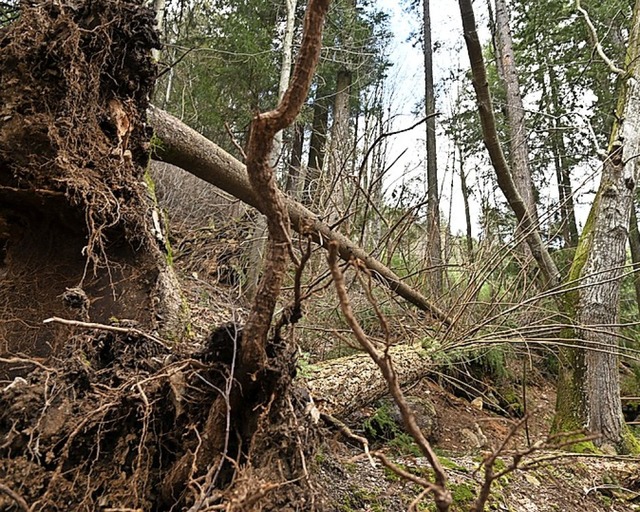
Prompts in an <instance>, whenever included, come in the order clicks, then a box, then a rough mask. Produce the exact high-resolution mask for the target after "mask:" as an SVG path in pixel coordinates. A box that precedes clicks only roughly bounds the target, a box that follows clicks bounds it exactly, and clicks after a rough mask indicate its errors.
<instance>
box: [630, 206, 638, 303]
mask: <svg viewBox="0 0 640 512" xmlns="http://www.w3.org/2000/svg"><path fill="white" fill-rule="evenodd" d="M629 247H630V248H631V264H632V268H633V272H634V274H633V285H634V288H635V291H636V306H637V307H638V313H640V230H639V229H638V215H637V214H636V205H635V202H634V204H632V205H631V222H630V227H629Z"/></svg>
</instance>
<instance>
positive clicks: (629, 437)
mask: <svg viewBox="0 0 640 512" xmlns="http://www.w3.org/2000/svg"><path fill="white" fill-rule="evenodd" d="M621 437H622V441H621V443H620V444H621V446H620V451H621V452H622V453H626V454H630V455H640V439H638V438H637V437H636V436H635V434H634V433H633V431H632V430H631V429H630V428H629V427H626V426H625V427H624V430H623V432H622V436H621Z"/></svg>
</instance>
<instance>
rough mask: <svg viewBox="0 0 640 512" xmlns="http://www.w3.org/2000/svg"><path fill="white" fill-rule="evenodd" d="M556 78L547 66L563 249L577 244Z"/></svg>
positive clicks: (574, 213)
mask: <svg viewBox="0 0 640 512" xmlns="http://www.w3.org/2000/svg"><path fill="white" fill-rule="evenodd" d="M557 80H558V78H557V76H556V73H555V70H554V69H553V65H549V83H550V88H551V104H552V108H553V133H552V134H551V146H552V151H553V163H554V166H555V168H556V179H557V183H558V197H559V200H560V217H561V223H562V235H563V238H564V244H565V247H575V246H576V245H577V244H578V225H577V223H576V212H575V207H574V204H573V190H572V187H571V175H570V172H569V166H568V165H567V164H566V161H565V158H564V155H566V149H565V145H564V136H563V134H562V129H561V127H560V123H559V119H560V115H561V113H562V109H561V108H560V100H559V98H558V84H557Z"/></svg>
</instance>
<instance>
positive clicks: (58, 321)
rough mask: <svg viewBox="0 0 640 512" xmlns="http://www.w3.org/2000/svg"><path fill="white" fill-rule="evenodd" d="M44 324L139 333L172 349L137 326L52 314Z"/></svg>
mask: <svg viewBox="0 0 640 512" xmlns="http://www.w3.org/2000/svg"><path fill="white" fill-rule="evenodd" d="M42 323H43V324H50V323H56V324H63V325H72V326H74V327H82V328H83V329H96V330H99V331H110V332H118V333H121V334H137V335H138V336H142V337H143V338H147V339H148V340H151V341H153V342H154V343H157V344H158V345H161V346H162V347H164V348H166V349H167V350H171V347H169V345H167V344H166V343H165V342H164V341H162V340H161V339H159V338H157V337H155V336H153V335H152V334H149V333H146V332H144V331H141V330H140V329H136V328H135V327H116V326H115V325H104V324H96V323H94V322H80V321H78V320H68V319H66V318H59V317H57V316H52V317H51V318H47V319H46V320H43V321H42Z"/></svg>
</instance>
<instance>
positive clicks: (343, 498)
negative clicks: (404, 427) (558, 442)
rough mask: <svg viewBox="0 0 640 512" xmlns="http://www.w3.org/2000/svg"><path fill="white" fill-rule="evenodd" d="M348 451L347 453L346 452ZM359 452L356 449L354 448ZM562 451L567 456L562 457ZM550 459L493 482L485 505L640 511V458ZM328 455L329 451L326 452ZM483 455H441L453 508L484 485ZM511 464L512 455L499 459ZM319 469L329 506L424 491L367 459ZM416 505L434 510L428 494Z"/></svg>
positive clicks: (376, 504) (391, 504)
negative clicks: (327, 492)
mask: <svg viewBox="0 0 640 512" xmlns="http://www.w3.org/2000/svg"><path fill="white" fill-rule="evenodd" d="M346 455H347V454H343V456H346ZM351 455H352V456H356V453H355V452H352V453H351ZM563 455H564V456H563ZM536 457H537V458H540V459H545V458H546V459H548V460H547V462H543V463H541V466H540V467H538V468H536V469H531V470H528V471H516V472H514V473H512V474H510V475H508V476H505V477H503V478H501V479H500V480H499V481H498V482H496V483H495V484H494V486H493V493H492V496H491V498H490V500H489V503H488V505H487V510H503V511H513V512H520V511H526V512H574V511H575V512H578V511H580V512H601V511H615V512H626V511H634V510H640V461H638V460H637V459H636V460H635V461H632V460H627V459H620V458H618V459H616V458H594V457H586V456H567V454H561V453H538V454H536ZM325 458H326V456H325ZM480 460H481V455H480V454H478V455H464V456H456V455H450V456H442V461H443V463H444V464H445V466H446V467H447V469H448V474H449V479H450V484H449V487H450V489H451V493H452V496H453V501H454V503H453V506H452V510H453V511H463V510H468V509H469V506H470V505H471V504H472V502H473V500H474V499H475V496H476V494H477V491H478V489H479V488H480V484H481V482H482V476H483V475H482V471H481V470H480V471H478V468H479V466H480ZM501 460H502V461H503V462H502V464H509V463H510V460H509V458H504V459H501ZM396 462H397V463H398V464H399V465H401V466H402V467H403V468H404V469H407V470H409V471H411V472H415V473H417V474H428V473H429V470H428V465H427V462H426V460H425V459H423V458H408V457H404V458H399V459H397V460H396ZM320 465H321V469H320V474H321V477H322V480H323V482H324V483H325V485H326V488H327V489H330V490H331V497H330V500H329V503H328V507H329V508H328V509H327V510H336V511H341V512H355V511H380V512H382V511H387V512H396V511H397V512H400V511H406V510H407V509H408V507H409V505H410V504H411V502H412V501H413V500H414V499H415V498H416V496H417V495H418V494H419V492H420V490H421V489H419V488H417V487H416V486H414V485H412V484H407V483H405V482H402V481H400V480H399V478H398V477H397V476H395V475H394V474H393V473H391V472H390V471H389V470H387V469H384V468H382V467H380V465H379V464H378V465H377V467H375V468H372V467H371V465H370V463H369V462H368V460H367V459H366V458H363V457H361V456H360V457H359V458H358V460H356V461H353V462H349V463H346V464H344V465H342V466H339V465H336V464H335V463H333V462H329V461H328V460H325V459H323V460H322V461H321V464H320ZM418 510H435V508H433V504H432V503H431V501H430V500H429V498H428V497H427V498H425V499H424V500H423V501H422V502H421V505H420V508H418Z"/></svg>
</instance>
